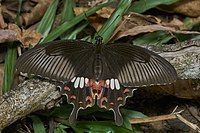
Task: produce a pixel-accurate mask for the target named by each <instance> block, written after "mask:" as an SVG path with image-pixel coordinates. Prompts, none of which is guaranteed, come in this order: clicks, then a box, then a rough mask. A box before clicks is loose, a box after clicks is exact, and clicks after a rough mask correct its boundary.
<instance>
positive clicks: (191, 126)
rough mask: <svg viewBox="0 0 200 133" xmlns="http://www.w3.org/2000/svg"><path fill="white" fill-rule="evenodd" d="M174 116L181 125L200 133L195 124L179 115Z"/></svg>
mask: <svg viewBox="0 0 200 133" xmlns="http://www.w3.org/2000/svg"><path fill="white" fill-rule="evenodd" d="M175 115H176V117H177V118H178V119H179V120H180V121H182V122H183V123H185V124H186V125H188V126H189V127H190V128H192V129H193V130H195V131H197V132H198V133H200V128H199V127H198V126H197V125H196V124H194V123H191V122H189V121H188V120H186V119H185V118H183V117H182V116H181V115H180V114H175Z"/></svg>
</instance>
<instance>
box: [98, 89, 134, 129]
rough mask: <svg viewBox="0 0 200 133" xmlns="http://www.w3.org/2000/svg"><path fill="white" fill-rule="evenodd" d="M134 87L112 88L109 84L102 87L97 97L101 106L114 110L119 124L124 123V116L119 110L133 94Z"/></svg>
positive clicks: (116, 121)
mask: <svg viewBox="0 0 200 133" xmlns="http://www.w3.org/2000/svg"><path fill="white" fill-rule="evenodd" d="M134 90H135V89H133V88H126V87H123V86H121V87H120V89H116V88H115V89H111V88H110V87H109V86H105V87H102V92H101V93H100V95H98V97H97V104H98V106H99V107H100V108H105V109H107V110H112V111H113V112H114V119H115V123H116V124H117V125H122V124H123V118H122V115H121V113H120V111H119V107H120V106H123V105H124V104H125V102H126V98H127V97H131V96H132V95H133V91H134Z"/></svg>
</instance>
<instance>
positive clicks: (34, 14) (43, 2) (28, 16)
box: [22, 0, 52, 26]
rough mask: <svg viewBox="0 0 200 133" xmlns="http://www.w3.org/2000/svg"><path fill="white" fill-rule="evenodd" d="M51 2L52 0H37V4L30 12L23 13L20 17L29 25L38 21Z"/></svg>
mask: <svg viewBox="0 0 200 133" xmlns="http://www.w3.org/2000/svg"><path fill="white" fill-rule="evenodd" d="M51 2H52V0H40V1H38V4H37V5H36V6H35V7H33V9H32V10H31V12H30V13H23V14H22V17H23V20H24V23H25V25H26V26H27V25H31V24H33V23H35V22H37V21H39V20H40V19H41V18H42V17H43V15H44V13H45V12H46V10H47V8H48V7H49V5H50V3H51Z"/></svg>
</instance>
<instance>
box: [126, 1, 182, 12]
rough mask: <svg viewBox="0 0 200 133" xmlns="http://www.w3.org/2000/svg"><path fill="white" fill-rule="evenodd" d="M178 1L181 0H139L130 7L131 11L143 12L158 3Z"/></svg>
mask: <svg viewBox="0 0 200 133" xmlns="http://www.w3.org/2000/svg"><path fill="white" fill-rule="evenodd" d="M178 1H179V0H139V1H136V2H134V3H133V4H132V6H131V7H130V8H129V11H131V12H137V13H143V12H145V11H147V10H149V9H151V8H154V7H156V6H158V5H161V4H163V5H170V4H173V3H175V2H178Z"/></svg>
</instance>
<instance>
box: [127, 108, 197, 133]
mask: <svg viewBox="0 0 200 133" xmlns="http://www.w3.org/2000/svg"><path fill="white" fill-rule="evenodd" d="M177 107H178V106H176V108H175V109H174V110H173V112H172V113H171V114H168V115H160V116H153V117H146V118H134V119H130V120H129V121H130V123H131V124H139V123H150V122H156V121H164V120H171V119H179V120H180V121H182V122H183V123H185V124H186V125H187V126H189V127H190V128H192V129H193V130H195V131H197V132H199V133H200V128H199V127H198V126H197V125H196V124H194V123H191V122H189V121H188V120H186V119H185V118H183V117H182V116H181V115H180V113H182V112H183V110H181V111H179V112H175V110H176V109H177Z"/></svg>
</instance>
